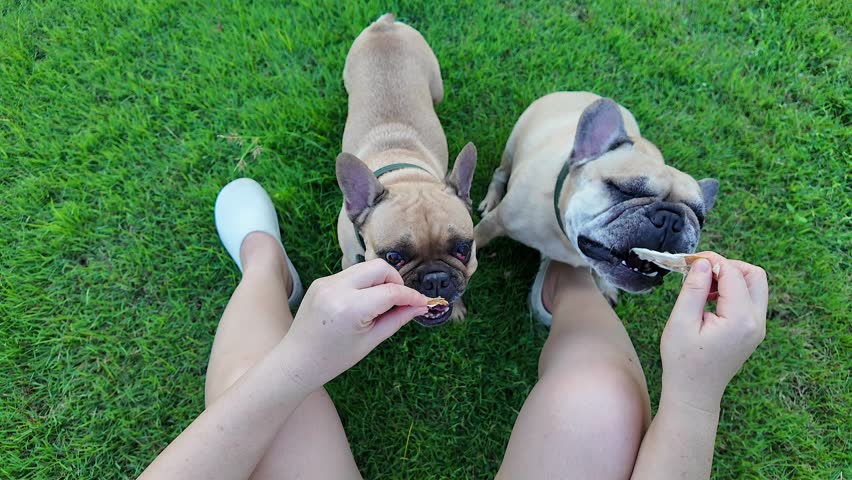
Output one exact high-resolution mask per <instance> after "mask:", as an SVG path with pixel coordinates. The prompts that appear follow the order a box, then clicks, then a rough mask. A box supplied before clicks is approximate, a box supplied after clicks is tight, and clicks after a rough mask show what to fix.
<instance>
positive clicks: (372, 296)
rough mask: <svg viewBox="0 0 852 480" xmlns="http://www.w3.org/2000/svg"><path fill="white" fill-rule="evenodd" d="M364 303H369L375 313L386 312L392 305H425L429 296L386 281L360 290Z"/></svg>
mask: <svg viewBox="0 0 852 480" xmlns="http://www.w3.org/2000/svg"><path fill="white" fill-rule="evenodd" d="M359 294H360V298H361V301H362V302H363V305H368V306H369V308H370V310H371V311H372V312H373V313H374V315H378V314H380V313H384V312H386V311H388V310H390V309H391V308H392V307H397V306H401V307H407V306H411V307H424V306H426V301H427V298H426V296H424V295H423V294H422V293H420V292H418V291H417V290H414V289H411V288H408V287H406V286H404V285H397V284H395V283H385V284H383V285H376V286H373V287H370V288H366V289H363V290H361V291H360V292H359Z"/></svg>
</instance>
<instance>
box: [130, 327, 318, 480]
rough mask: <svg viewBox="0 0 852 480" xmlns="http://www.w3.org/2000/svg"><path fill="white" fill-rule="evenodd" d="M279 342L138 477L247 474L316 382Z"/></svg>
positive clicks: (232, 475)
mask: <svg viewBox="0 0 852 480" xmlns="http://www.w3.org/2000/svg"><path fill="white" fill-rule="evenodd" d="M293 358H295V357H294V355H293V353H292V352H291V349H290V348H288V346H287V345H286V342H283V343H282V344H279V345H278V346H277V347H276V348H274V349H273V350H272V351H270V353H269V354H268V355H267V356H266V357H264V359H263V360H261V361H260V362H259V363H258V364H257V365H255V366H254V367H253V368H251V369H250V370H248V371H247V372H246V373H245V374H244V375H243V376H242V377H241V378H240V380H239V381H237V383H235V384H234V386H232V387H231V388H230V389H229V390H228V391H226V392H225V393H224V394H222V396H221V397H220V398H219V399H217V400H216V401H215V402H214V403H213V404H212V405H210V406H209V407H208V408H207V409H206V410H205V411H204V412H203V413H202V414H201V415H200V416H199V417H198V418H196V419H195V421H193V422H192V424H190V426H189V427H187V428H186V430H184V431H183V433H181V434H180V436H178V437H177V438H176V439H175V440H174V441H173V442H172V443H171V444H169V446H168V447H167V448H166V449H165V450H164V451H163V452H161V453H160V455H159V456H158V457H157V459H156V460H155V461H154V462H153V463H152V464H151V465H150V466H149V467H148V468H147V469H146V470H145V472H144V473H143V474H142V476H141V477H140V478H145V479H147V478H157V479H170V478H175V479H178V478H223V479H237V478H248V477H249V475H251V472H252V470H253V469H254V468H255V466H256V465H257V463H258V461H259V460H260V458H261V457H262V456H263V454H264V452H265V451H266V449H267V447H268V446H269V444H270V443H271V442H272V440H273V439H274V437H275V435H276V433H277V432H278V430H279V429H280V428H281V426H282V425H283V424H284V422H285V421H286V420H287V418H288V417H289V416H290V414H291V413H292V412H293V410H295V409H296V407H298V406H299V404H301V402H302V401H303V400H304V399H305V397H306V396H307V395H308V394H309V393H310V392H311V391H312V390H314V389H315V388H314V386H312V385H307V384H305V382H304V381H302V380H301V379H300V372H299V370H298V369H296V368H294V362H293V361H292V360H291V359H293Z"/></svg>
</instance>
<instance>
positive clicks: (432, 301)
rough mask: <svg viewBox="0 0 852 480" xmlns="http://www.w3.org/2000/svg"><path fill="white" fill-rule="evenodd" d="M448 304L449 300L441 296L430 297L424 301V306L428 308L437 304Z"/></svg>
mask: <svg viewBox="0 0 852 480" xmlns="http://www.w3.org/2000/svg"><path fill="white" fill-rule="evenodd" d="M449 305H450V302H448V301H446V300H444V299H443V297H436V298H430V299H429V300H428V301H427V302H426V306H427V307H429V308H432V307H437V306H442V307H447V306H449Z"/></svg>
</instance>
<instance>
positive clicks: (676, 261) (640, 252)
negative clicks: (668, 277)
mask: <svg viewBox="0 0 852 480" xmlns="http://www.w3.org/2000/svg"><path fill="white" fill-rule="evenodd" d="M630 251H631V252H633V253H635V254H636V256H637V257H639V259H640V260H645V261H646V262H651V263H653V264H654V265H657V266H659V267H662V268H665V269H666V270H671V271H673V272H678V273H682V274H684V275H686V274H687V273H689V266H690V265H692V262H694V261H696V260H698V259H699V258H704V259H705V260H709V259H707V258H706V257H702V256H701V255H697V254H694V253H668V252H657V251H654V250H648V249H647V248H632V249H630ZM720 267H721V265H719V264H718V263H717V264H716V265H713V275H718V274H719V268H720Z"/></svg>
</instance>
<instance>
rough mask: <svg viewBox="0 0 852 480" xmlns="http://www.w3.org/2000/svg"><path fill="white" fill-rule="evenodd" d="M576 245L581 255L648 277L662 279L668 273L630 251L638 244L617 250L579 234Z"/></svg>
mask: <svg viewBox="0 0 852 480" xmlns="http://www.w3.org/2000/svg"><path fill="white" fill-rule="evenodd" d="M577 246H578V247H579V248H580V252H582V253H583V255H585V256H586V257H588V258H590V259H592V260H597V261H600V262H605V263H608V264H610V266H612V267H615V268H621V269H623V270H627V271H630V272H632V273H634V274H636V275H641V276H642V277H645V278H648V279H662V277H663V276H664V275H665V274H667V273H669V271H668V270H666V269H664V268H660V267H658V266H657V265H654V264H653V263H651V262H648V261H645V260H642V259H640V258H639V257H638V256H637V255H636V254H635V253H633V252H632V251H631V249H632V248H633V247H638V246H639V245H631V246H630V247H629V248H627V249H626V250H624V251H619V250H616V248H615V247H607V246H606V245H604V244H602V243H600V242H597V241H595V240H592V239H591V238H589V237H586V236H583V235H580V236H579V237H577ZM673 253H674V252H673Z"/></svg>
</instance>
